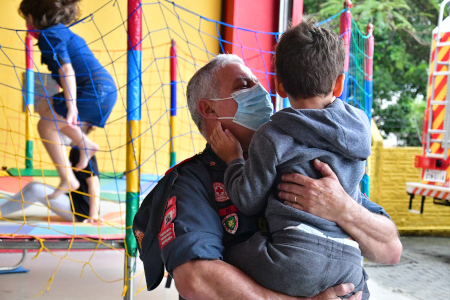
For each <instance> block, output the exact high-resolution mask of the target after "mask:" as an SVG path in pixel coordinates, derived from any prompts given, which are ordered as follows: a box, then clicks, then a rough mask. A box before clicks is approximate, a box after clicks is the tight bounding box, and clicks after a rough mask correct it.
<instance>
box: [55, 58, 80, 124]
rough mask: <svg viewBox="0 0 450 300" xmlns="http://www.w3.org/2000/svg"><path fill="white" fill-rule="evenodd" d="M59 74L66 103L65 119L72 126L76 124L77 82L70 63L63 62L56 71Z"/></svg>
mask: <svg viewBox="0 0 450 300" xmlns="http://www.w3.org/2000/svg"><path fill="white" fill-rule="evenodd" d="M58 73H59V76H60V79H59V81H60V83H61V87H62V88H63V92H64V98H65V99H66V104H67V116H66V121H67V123H68V124H69V126H72V127H74V126H75V125H76V124H78V109H77V82H76V79H75V71H74V69H73V67H72V64H71V63H68V64H64V65H62V66H61V68H60V69H59V71H58Z"/></svg>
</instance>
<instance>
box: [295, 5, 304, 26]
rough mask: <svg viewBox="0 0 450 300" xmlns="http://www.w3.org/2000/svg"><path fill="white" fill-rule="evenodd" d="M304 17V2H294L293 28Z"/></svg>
mask: <svg viewBox="0 0 450 300" xmlns="http://www.w3.org/2000/svg"><path fill="white" fill-rule="evenodd" d="M302 17H303V0H292V26H295V25H297V24H299V23H300V22H301V21H302Z"/></svg>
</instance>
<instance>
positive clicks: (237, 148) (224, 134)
mask: <svg viewBox="0 0 450 300" xmlns="http://www.w3.org/2000/svg"><path fill="white" fill-rule="evenodd" d="M209 142H210V144H211V148H212V150H213V151H214V152H215V153H216V154H217V155H218V156H219V157H220V158H221V159H222V160H223V161H224V162H226V163H227V165H228V164H229V163H230V162H231V161H232V160H234V159H236V158H244V156H243V152H242V147H241V144H240V143H239V141H238V140H237V139H236V138H235V137H234V135H233V134H232V133H231V132H230V131H229V130H228V129H225V131H223V130H222V125H221V124H220V122H218V123H217V126H216V127H215V128H214V131H213V133H212V134H211V136H210V138H209Z"/></svg>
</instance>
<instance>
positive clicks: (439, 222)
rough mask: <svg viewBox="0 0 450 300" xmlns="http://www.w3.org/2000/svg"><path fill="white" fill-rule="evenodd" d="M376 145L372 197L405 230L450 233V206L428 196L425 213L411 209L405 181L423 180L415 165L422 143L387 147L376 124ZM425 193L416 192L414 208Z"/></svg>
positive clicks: (407, 231) (418, 207)
mask: <svg viewBox="0 0 450 300" xmlns="http://www.w3.org/2000/svg"><path fill="white" fill-rule="evenodd" d="M372 135H373V147H372V155H371V159H370V176H371V178H370V199H371V200H372V201H374V202H376V203H378V204H379V205H381V206H382V207H384V208H385V209H386V211H387V213H388V214H389V215H390V216H391V217H392V219H393V221H394V222H395V224H396V225H397V228H398V229H399V231H400V232H401V233H432V232H445V233H450V207H449V206H441V205H435V204H433V199H432V198H430V197H427V198H426V201H425V206H424V213H423V214H415V213H411V212H409V211H408V205H409V195H408V194H406V186H405V182H420V169H417V168H415V167H414V157H415V155H421V154H422V148H419V147H397V148H383V141H382V138H381V135H380V134H379V133H378V129H377V128H376V126H374V124H373V126H372ZM420 202H421V197H420V196H416V197H415V198H414V202H413V209H415V210H419V209H420Z"/></svg>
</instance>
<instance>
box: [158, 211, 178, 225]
mask: <svg viewBox="0 0 450 300" xmlns="http://www.w3.org/2000/svg"><path fill="white" fill-rule="evenodd" d="M176 216H177V207H176V206H172V207H171V208H170V209H169V210H167V211H166V213H165V214H164V220H163V224H162V226H161V230H163V229H164V228H166V227H167V226H168V225H170V224H171V223H172V221H173V219H175V217H176Z"/></svg>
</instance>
